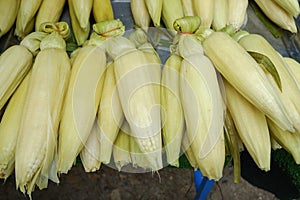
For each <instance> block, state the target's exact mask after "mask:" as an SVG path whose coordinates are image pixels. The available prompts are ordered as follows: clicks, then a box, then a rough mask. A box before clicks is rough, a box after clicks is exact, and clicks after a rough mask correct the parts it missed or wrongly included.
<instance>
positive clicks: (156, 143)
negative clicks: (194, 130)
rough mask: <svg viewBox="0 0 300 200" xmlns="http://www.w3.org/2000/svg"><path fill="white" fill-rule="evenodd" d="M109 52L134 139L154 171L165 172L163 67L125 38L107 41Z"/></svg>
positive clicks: (123, 107) (120, 37)
mask: <svg viewBox="0 0 300 200" xmlns="http://www.w3.org/2000/svg"><path fill="white" fill-rule="evenodd" d="M107 52H108V54H109V55H110V56H111V57H112V58H113V59H114V66H115V77H116V82H117V88H118V92H119V96H120V101H121V105H122V109H123V111H124V114H125V118H126V119H127V121H128V123H129V125H130V129H131V131H132V135H133V136H134V137H135V139H136V140H137V142H138V144H139V147H140V149H141V151H142V152H143V153H145V154H146V156H147V159H148V160H149V162H150V163H151V165H152V166H151V167H152V170H158V169H160V168H162V157H161V147H162V141H161V132H160V130H161V120H160V108H159V106H158V105H159V104H160V91H159V85H160V76H161V66H160V65H157V63H149V60H148V59H147V56H146V55H145V54H144V53H143V52H142V51H140V50H137V49H136V48H135V45H134V44H133V43H132V42H131V41H130V40H128V39H127V38H125V37H122V36H118V37H114V38H111V39H109V40H107ZM153 152H155V153H156V154H155V156H153V155H154V154H153ZM148 153H151V154H148ZM150 155H151V156H150Z"/></svg>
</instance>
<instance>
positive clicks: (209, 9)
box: [193, 0, 215, 28]
mask: <svg viewBox="0 0 300 200" xmlns="http://www.w3.org/2000/svg"><path fill="white" fill-rule="evenodd" d="M214 4H215V0H193V8H194V13H195V15H196V16H199V17H200V19H201V27H204V28H210V26H211V24H212V21H213V18H214V7H215V5H214Z"/></svg>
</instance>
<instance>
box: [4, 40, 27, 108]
mask: <svg viewBox="0 0 300 200" xmlns="http://www.w3.org/2000/svg"><path fill="white" fill-rule="evenodd" d="M32 62H33V56H32V54H31V53H30V51H29V50H28V49H27V48H26V47H25V46H23V45H14V46H11V47H9V48H8V49H7V50H5V51H4V52H3V53H2V54H1V56H0V74H1V76H2V77H1V79H0V109H2V108H3V106H4V105H5V103H6V102H7V101H8V99H9V97H10V96H11V95H12V94H13V92H14V91H15V90H16V88H17V87H18V85H19V84H20V83H21V81H22V80H23V79H24V77H25V76H26V74H27V73H28V71H29V70H30V68H31V67H32Z"/></svg>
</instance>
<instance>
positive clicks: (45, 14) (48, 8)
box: [35, 0, 66, 31]
mask: <svg viewBox="0 0 300 200" xmlns="http://www.w3.org/2000/svg"><path fill="white" fill-rule="evenodd" d="M65 3H66V0H43V1H42V3H41V6H40V8H39V10H38V12H37V15H36V19H35V31H39V28H40V26H41V24H42V23H45V22H58V21H59V19H60V17H61V15H62V12H63V8H64V5H65Z"/></svg>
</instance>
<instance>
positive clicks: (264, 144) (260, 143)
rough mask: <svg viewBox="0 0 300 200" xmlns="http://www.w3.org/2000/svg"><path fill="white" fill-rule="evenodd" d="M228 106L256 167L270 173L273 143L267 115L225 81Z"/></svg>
mask: <svg viewBox="0 0 300 200" xmlns="http://www.w3.org/2000/svg"><path fill="white" fill-rule="evenodd" d="M223 82H224V85H225V90H226V105H227V107H228V110H229V111H230V114H231V116H232V119H233V121H234V124H235V127H236V129H237V132H238V134H239V136H240V138H241V140H242V142H243V143H244V145H245V146H246V148H247V150H248V152H249V153H250V155H251V157H252V158H253V160H254V162H255V163H256V165H257V166H258V167H259V168H260V169H262V170H264V171H269V170H270V165H271V141H270V135H269V130H268V124H267V120H266V118H265V115H264V114H263V113H262V112H261V111H259V110H258V109H257V108H256V107H255V106H254V105H252V104H251V103H249V102H248V101H247V100H246V99H245V98H244V97H243V96H242V95H241V94H239V93H238V92H237V91H236V89H234V87H232V86H231V85H230V84H229V83H228V82H227V81H226V80H225V79H224V81H223Z"/></svg>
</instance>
